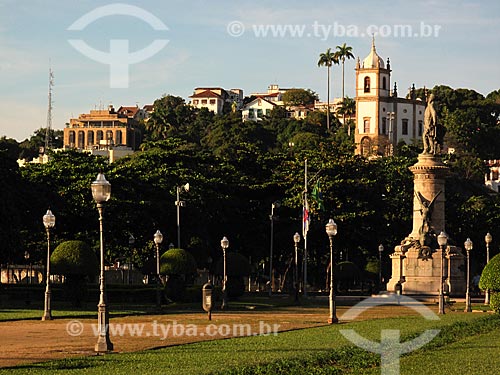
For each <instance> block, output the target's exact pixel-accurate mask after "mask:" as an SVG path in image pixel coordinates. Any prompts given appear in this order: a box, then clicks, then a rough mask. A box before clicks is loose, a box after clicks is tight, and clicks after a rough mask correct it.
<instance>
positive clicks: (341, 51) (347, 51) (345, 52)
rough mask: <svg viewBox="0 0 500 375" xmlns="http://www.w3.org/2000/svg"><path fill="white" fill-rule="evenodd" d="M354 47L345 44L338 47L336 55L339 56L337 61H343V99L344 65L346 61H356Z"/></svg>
mask: <svg viewBox="0 0 500 375" xmlns="http://www.w3.org/2000/svg"><path fill="white" fill-rule="evenodd" d="M351 51H352V47H351V46H348V45H346V44H345V43H344V44H342V45H341V46H337V51H335V55H337V59H339V60H341V61H342V99H344V98H345V96H344V63H345V59H348V60H349V59H354V55H353V54H352V52H351Z"/></svg>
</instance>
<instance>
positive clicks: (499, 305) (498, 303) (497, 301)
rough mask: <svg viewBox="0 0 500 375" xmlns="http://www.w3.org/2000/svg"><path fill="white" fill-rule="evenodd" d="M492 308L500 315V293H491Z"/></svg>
mask: <svg viewBox="0 0 500 375" xmlns="http://www.w3.org/2000/svg"><path fill="white" fill-rule="evenodd" d="M490 307H491V309H492V310H493V311H495V312H496V313H497V314H500V292H498V291H494V292H491V296H490Z"/></svg>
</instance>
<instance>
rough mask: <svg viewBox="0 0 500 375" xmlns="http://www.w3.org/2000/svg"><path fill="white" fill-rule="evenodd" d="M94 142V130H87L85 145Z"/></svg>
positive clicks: (90, 144)
mask: <svg viewBox="0 0 500 375" xmlns="http://www.w3.org/2000/svg"><path fill="white" fill-rule="evenodd" d="M93 144H94V131H93V130H89V131H88V132H87V146H92V145H93Z"/></svg>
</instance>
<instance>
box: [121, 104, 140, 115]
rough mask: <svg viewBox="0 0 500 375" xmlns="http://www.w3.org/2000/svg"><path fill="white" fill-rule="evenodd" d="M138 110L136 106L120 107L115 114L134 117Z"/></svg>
mask: <svg viewBox="0 0 500 375" xmlns="http://www.w3.org/2000/svg"><path fill="white" fill-rule="evenodd" d="M138 110H139V107H137V106H134V107H125V106H121V107H120V108H118V111H117V112H118V113H120V114H125V115H127V116H130V117H134V116H135V115H136V113H137V111H138Z"/></svg>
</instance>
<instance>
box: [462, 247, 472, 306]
mask: <svg viewBox="0 0 500 375" xmlns="http://www.w3.org/2000/svg"><path fill="white" fill-rule="evenodd" d="M464 247H465V250H466V251H467V291H466V293H465V312H472V306H471V303H470V252H471V250H472V247H473V244H472V241H471V240H470V238H467V240H466V241H465V242H464Z"/></svg>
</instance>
